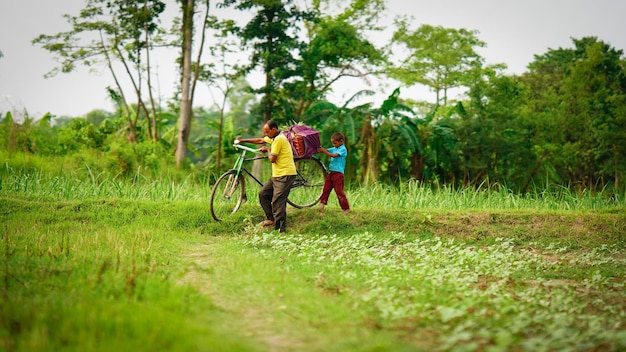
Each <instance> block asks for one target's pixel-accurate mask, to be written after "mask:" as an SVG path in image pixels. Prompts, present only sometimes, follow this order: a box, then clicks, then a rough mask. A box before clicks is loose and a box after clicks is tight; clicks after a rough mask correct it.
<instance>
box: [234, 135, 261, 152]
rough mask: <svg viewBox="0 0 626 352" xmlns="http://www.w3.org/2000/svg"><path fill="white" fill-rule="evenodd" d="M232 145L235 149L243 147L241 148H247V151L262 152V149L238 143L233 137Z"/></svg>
mask: <svg viewBox="0 0 626 352" xmlns="http://www.w3.org/2000/svg"><path fill="white" fill-rule="evenodd" d="M233 147H234V148H235V149H243V150H247V151H249V152H253V153H258V154H262V153H263V152H262V151H260V150H258V149H254V148H250V147H247V146H245V145H241V144H239V141H238V140H236V139H235V143H233Z"/></svg>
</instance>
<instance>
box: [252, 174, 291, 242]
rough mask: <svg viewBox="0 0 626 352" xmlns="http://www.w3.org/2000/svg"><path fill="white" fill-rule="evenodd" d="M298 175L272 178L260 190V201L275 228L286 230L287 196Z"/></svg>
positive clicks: (281, 230)
mask: <svg viewBox="0 0 626 352" xmlns="http://www.w3.org/2000/svg"><path fill="white" fill-rule="evenodd" d="M295 179H296V175H292V176H280V177H272V178H270V179H269V180H268V181H267V182H265V184H264V185H263V187H262V188H261V190H260V191H259V202H261V207H262V208H263V211H264V212H265V217H266V218H267V219H268V220H272V221H274V229H276V230H279V231H280V232H284V231H285V228H286V224H287V197H289V191H291V185H292V184H293V181H295Z"/></svg>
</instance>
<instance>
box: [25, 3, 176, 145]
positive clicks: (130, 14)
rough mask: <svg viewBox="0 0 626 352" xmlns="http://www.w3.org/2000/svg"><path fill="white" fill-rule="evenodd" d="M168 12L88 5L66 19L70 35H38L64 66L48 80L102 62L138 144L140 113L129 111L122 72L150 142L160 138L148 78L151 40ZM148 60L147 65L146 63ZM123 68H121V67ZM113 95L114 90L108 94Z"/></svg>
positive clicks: (154, 7)
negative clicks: (77, 67) (113, 83)
mask: <svg viewBox="0 0 626 352" xmlns="http://www.w3.org/2000/svg"><path fill="white" fill-rule="evenodd" d="M164 9H165V3H164V2H162V1H160V0H142V1H134V0H87V4H86V6H85V8H83V9H82V10H81V11H80V14H79V15H78V16H71V15H64V17H65V18H66V20H67V21H68V22H69V23H70V25H71V26H72V29H71V30H69V31H67V32H60V33H57V34H55V35H44V34H42V35H40V36H38V37H37V38H35V39H34V40H33V43H34V44H40V45H42V46H43V48H44V49H46V50H48V51H50V52H51V53H53V54H54V55H56V56H57V58H58V59H60V61H61V65H60V67H56V68H55V69H53V70H52V71H51V72H49V73H48V74H46V76H47V77H48V76H52V75H55V74H57V73H58V72H63V73H69V72H72V71H73V70H74V69H75V68H76V66H77V65H78V64H82V65H85V66H87V67H93V66H95V65H97V64H99V63H101V62H104V64H105V65H106V67H107V69H108V70H109V72H110V73H111V76H112V77H113V80H114V81H115V85H116V91H115V94H114V95H115V96H116V98H117V100H118V101H119V102H120V103H121V104H122V105H123V107H124V108H125V109H124V110H125V112H126V116H127V119H128V125H129V134H128V140H129V141H131V142H136V141H137V140H138V136H137V125H138V119H139V114H138V112H136V111H134V112H131V110H130V109H129V103H128V100H127V98H126V97H127V94H126V93H125V90H124V89H123V84H122V83H123V82H122V81H121V78H122V77H121V76H120V74H119V71H120V70H121V71H123V72H125V75H126V78H127V79H128V82H129V83H130V85H131V87H132V89H133V92H134V94H135V96H136V99H137V105H138V106H139V108H140V109H141V110H142V111H143V113H144V116H145V117H146V125H147V127H148V128H147V132H148V136H149V138H156V136H155V124H156V107H155V101H154V99H153V97H152V92H153V90H154V88H153V86H152V83H151V80H150V77H151V75H152V73H151V68H150V60H149V52H150V50H151V48H152V46H153V36H154V35H156V34H158V33H159V27H158V24H157V20H158V17H159V16H160V14H161V13H162V12H163V11H164ZM144 58H145V60H146V61H145V62H144ZM117 64H119V65H120V66H121V67H120V66H117ZM144 76H147V77H148V80H147V82H146V85H147V88H146V89H147V91H148V96H149V101H150V106H151V108H150V111H149V109H148V108H147V106H146V103H145V97H144V96H143V95H144V90H143V89H144V82H143V79H144ZM110 91H114V90H110Z"/></svg>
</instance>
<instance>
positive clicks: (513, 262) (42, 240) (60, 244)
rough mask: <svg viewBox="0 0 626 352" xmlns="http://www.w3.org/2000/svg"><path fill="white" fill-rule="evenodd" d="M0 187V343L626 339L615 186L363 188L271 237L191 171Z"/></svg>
mask: <svg viewBox="0 0 626 352" xmlns="http://www.w3.org/2000/svg"><path fill="white" fill-rule="evenodd" d="M0 186H1V188H0V219H1V223H2V225H1V226H2V230H1V233H2V238H1V242H0V295H1V296H2V299H1V300H0V350H5V351H112V350H119V351H122V350H139V351H155V350H163V351H432V350H440V351H620V350H624V349H626V295H625V294H624V292H626V291H625V287H624V285H625V284H626V269H625V268H626V265H625V264H626V249H625V248H626V246H625V245H626V207H625V206H624V200H623V198H620V197H616V196H615V195H611V196H606V195H603V194H574V193H572V192H569V191H565V190H563V191H557V192H535V193H533V194H529V195H523V196H518V195H513V194H509V193H507V192H505V191H498V190H487V191H481V190H450V189H440V190H433V189H430V188H426V187H421V186H419V185H417V184H407V185H406V186H405V187H404V188H402V189H390V188H386V187H382V186H373V187H370V188H368V189H352V190H350V191H349V193H348V197H349V198H350V200H351V202H352V206H353V210H354V211H353V212H352V213H350V214H343V213H341V211H340V209H339V208H338V206H337V205H336V204H334V203H333V202H336V200H335V198H333V197H334V196H332V197H331V204H330V205H329V206H328V207H327V210H326V212H325V213H324V214H320V213H318V212H317V211H315V209H303V210H296V209H293V208H290V209H289V215H288V218H289V225H288V226H289V228H288V233H286V234H273V233H269V232H267V228H262V227H260V226H258V225H257V223H258V222H259V221H260V220H262V218H261V210H260V208H259V207H258V205H257V204H255V202H249V203H248V204H246V205H245V206H244V207H243V209H242V210H241V211H240V212H239V213H237V214H235V215H234V216H233V217H232V218H231V219H228V220H226V221H223V222H220V223H216V222H214V221H213V220H212V219H211V216H210V213H209V207H208V204H207V203H206V198H207V194H208V192H209V191H210V190H209V189H206V188H207V187H205V186H202V185H199V184H197V183H195V182H188V183H186V182H162V181H145V182H143V183H142V182H137V181H135V182H134V183H126V182H119V181H114V180H108V179H99V178H98V177H95V176H94V177H93V178H92V179H91V180H89V179H88V180H85V179H72V178H71V177H58V175H57V176H49V175H45V174H38V173H36V172H29V173H24V172H15V171H12V170H9V169H8V168H5V170H4V171H3V173H2V183H1V184H0ZM252 192H254V190H252ZM251 199H253V198H252V197H251Z"/></svg>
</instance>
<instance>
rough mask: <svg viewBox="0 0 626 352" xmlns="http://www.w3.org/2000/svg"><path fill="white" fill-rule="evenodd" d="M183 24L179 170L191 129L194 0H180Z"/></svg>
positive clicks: (178, 149) (177, 160)
mask: <svg viewBox="0 0 626 352" xmlns="http://www.w3.org/2000/svg"><path fill="white" fill-rule="evenodd" d="M181 3H182V13H183V23H182V33H183V45H182V51H183V53H182V56H183V77H182V81H181V88H182V89H181V98H180V116H179V119H178V144H177V146H176V167H177V168H180V167H181V166H182V165H183V162H184V161H185V158H186V157H187V143H188V141H189V132H190V129H191V44H192V36H193V12H194V0H181Z"/></svg>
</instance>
